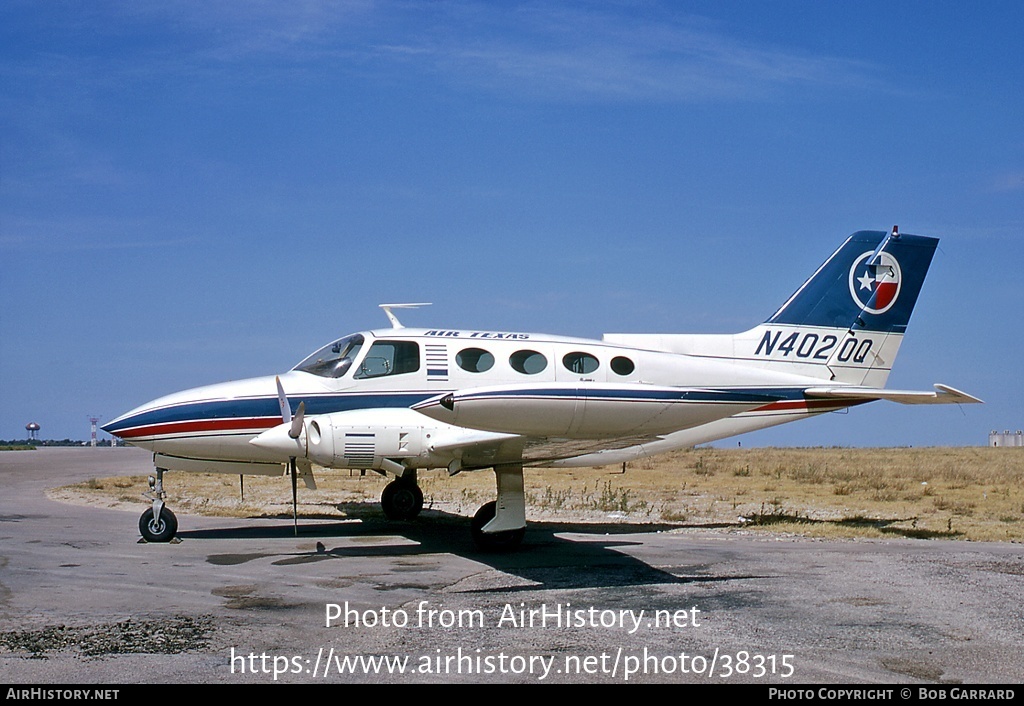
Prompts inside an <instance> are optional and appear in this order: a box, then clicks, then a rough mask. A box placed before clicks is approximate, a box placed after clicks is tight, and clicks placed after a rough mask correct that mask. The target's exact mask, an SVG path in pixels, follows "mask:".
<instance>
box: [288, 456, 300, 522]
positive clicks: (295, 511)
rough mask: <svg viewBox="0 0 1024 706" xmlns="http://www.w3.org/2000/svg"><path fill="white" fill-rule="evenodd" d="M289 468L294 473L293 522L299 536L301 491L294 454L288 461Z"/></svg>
mask: <svg viewBox="0 0 1024 706" xmlns="http://www.w3.org/2000/svg"><path fill="white" fill-rule="evenodd" d="M288 467H289V470H290V471H291V473H292V522H293V524H294V525H295V536H296V537H298V536H299V491H298V486H297V482H296V480H297V479H296V476H297V475H298V472H297V471H296V468H295V457H294V456H292V458H291V461H290V462H289V463H288Z"/></svg>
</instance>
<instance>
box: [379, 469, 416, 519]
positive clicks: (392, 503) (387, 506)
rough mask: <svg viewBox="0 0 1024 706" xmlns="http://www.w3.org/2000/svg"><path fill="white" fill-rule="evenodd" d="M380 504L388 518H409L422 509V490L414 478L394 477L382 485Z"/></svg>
mask: <svg viewBox="0 0 1024 706" xmlns="http://www.w3.org/2000/svg"><path fill="white" fill-rule="evenodd" d="M380 505H381V508H383V510H384V516H385V517H387V518H388V519H389V520H411V519H413V518H414V517H416V516H417V515H418V514H420V510H422V509H423V491H422V490H420V487H419V485H417V484H416V481H415V480H406V479H405V478H396V479H395V480H393V481H391V482H390V483H388V484H387V485H386V486H384V492H383V493H381V494H380Z"/></svg>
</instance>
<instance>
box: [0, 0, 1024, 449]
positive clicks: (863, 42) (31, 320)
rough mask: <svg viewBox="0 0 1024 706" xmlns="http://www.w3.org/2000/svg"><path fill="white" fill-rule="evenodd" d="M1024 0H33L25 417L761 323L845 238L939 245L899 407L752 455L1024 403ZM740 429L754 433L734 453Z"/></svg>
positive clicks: (955, 424) (20, 124)
mask: <svg viewBox="0 0 1024 706" xmlns="http://www.w3.org/2000/svg"><path fill="white" fill-rule="evenodd" d="M1022 35H1024V9H1022V7H1021V6H1020V5H1019V3H1011V2H986V3H977V4H972V5H966V4H964V3H960V2H948V3H946V2H928V3H923V2H908V3H891V2H885V3H882V2H862V3H812V2H771V3H763V2H694V3H687V4H681V3H657V2H652V3H623V4H616V3H607V2H601V3H569V4H560V3H551V2H542V3H475V2H452V3H447V2H439V3H402V2H396V3H390V2H383V3H378V2H336V3H317V2H305V3H303V2H295V3H277V2H265V3H260V2H253V3H243V2H222V3H198V2H168V1H162V2H133V3H105V2H61V3H37V2H17V1H14V2H5V3H4V4H3V5H2V6H0V79H2V86H3V90H2V91H0V120H2V123H0V125H2V129H0V305H2V310H0V438H21V437H24V435H25V431H24V425H25V424H26V423H27V422H29V421H37V422H39V423H40V424H41V425H42V436H44V437H46V438H51V437H52V438H63V437H72V438H86V437H87V436H88V420H87V416H88V415H91V414H95V415H99V416H101V417H103V418H104V419H105V420H109V419H112V418H113V417H114V416H117V415H118V414H120V413H121V412H124V411H126V410H127V409H129V408H131V407H134V406H136V405H138V404H140V403H142V402H145V401H147V400H149V399H152V398H154V397H157V396H160V395H162V394H166V393H169V392H172V391H175V390H179V389H183V388H188V387H194V386H197V385H201V384H206V383H211V382H217V381H220V380H225V379H233V378H241V377H249V376H253V375H261V374H269V373H274V372H280V371H283V370H286V369H288V368H290V367H291V366H292V365H294V364H295V363H296V362H297V361H299V360H300V359H302V358H303V357H304V356H305V355H306V354H308V353H309V352H311V351H312V350H314V349H315V348H317V347H318V346H320V345H322V344H323V343H324V342H326V341H328V340H329V339H331V338H333V337H336V336H338V335H341V334H344V333H348V332H351V331H356V330H360V329H365V328H378V327H381V326H382V325H384V324H385V319H384V317H383V315H382V313H381V312H380V310H379V309H377V304H379V303H381V302H390V301H431V302H434V306H432V307H430V308H428V309H425V310H421V311H418V312H410V313H407V314H406V315H405V322H406V323H407V324H408V325H413V326H431V327H433V326H439V327H450V328H456V327H463V328H478V329H506V330H525V331H540V332H549V333H559V334H566V335H577V336H588V337H599V336H600V334H602V333H604V332H606V331H607V332H616V331H629V332H732V331H740V330H744V329H746V328H749V327H751V326H753V325H755V324H757V323H759V322H760V321H763V320H764V319H765V318H767V317H768V316H769V315H770V314H771V313H772V312H773V311H774V310H775V309H776V308H777V307H778V305H779V304H781V303H782V302H783V301H784V300H785V299H786V297H788V296H789V294H791V293H792V292H793V290H795V289H796V287H797V286H799V284H800V283H801V282H802V281H803V280H804V279H805V278H806V277H807V276H808V275H810V273H811V272H813V271H814V269H815V268H816V267H817V266H818V265H819V264H820V263H821V262H822V261H823V260H824V259H825V258H826V257H827V256H828V255H829V254H830V253H831V252H832V251H833V250H834V249H835V247H836V246H838V244H839V243H840V242H841V241H842V240H843V239H844V238H845V237H846V236H847V235H848V234H850V233H852V232H853V231H856V230H861V229H873V230H881V229H885V228H888V227H890V226H891V225H892V224H894V223H898V224H899V225H900V229H901V231H903V232H908V233H918V234H922V235H932V236H936V237H939V238H941V242H940V246H939V247H940V251H939V252H938V254H937V256H936V260H935V262H934V263H933V266H932V270H931V272H930V273H929V277H928V279H927V280H926V282H925V287H924V291H923V293H922V295H921V298H920V300H919V302H918V307H917V310H916V311H915V314H914V318H913V320H912V321H911V325H910V329H909V332H908V336H907V338H906V341H905V343H904V346H903V349H902V352H901V355H900V358H899V360H898V361H897V363H896V367H895V370H894V372H893V375H892V376H891V378H890V381H889V386H890V387H900V388H915V389H930V385H931V384H932V383H933V382H944V383H947V384H950V385H953V386H954V387H958V388H961V389H964V390H966V391H968V392H970V393H972V394H975V395H977V396H979V397H982V398H983V399H985V400H986V402H987V404H986V405H985V406H982V407H978V406H974V407H965V408H963V409H960V408H957V407H937V408H920V407H905V406H898V405H891V404H885V403H875V404H872V405H870V406H868V407H863V408H859V409H856V410H853V411H851V412H850V413H849V414H845V415H837V414H832V415H825V416H823V417H820V418H818V419H815V420H810V421H806V422H802V423H800V424H794V425H788V426H784V427H781V428H779V429H777V430H770V431H766V432H761V433H758V434H755V435H751V436H749V437H747V438H746V439H743V441H744V445H748V444H749V445H765V444H786V445H857V446H869V445H940V444H957V445H961V444H966V445H970V444H983V443H985V440H986V438H987V433H988V431H989V430H990V429H1000V430H1002V429H1004V428H1011V429H1017V428H1020V427H1024V409H1022V405H1021V402H1020V400H1021V397H1022V393H1024V389H1022V387H1024V385H1022V375H1021V367H1022V366H1021V360H1020V351H1021V350H1022V348H1024V345H1022V344H1024V340H1022V334H1021V326H1020V310H1021V304H1022V301H1024V286H1022V282H1024V276H1022V274H1021V273H1022V270H1024V257H1022V253H1024V237H1022V232H1024V99H1022V96H1024V49H1022V45H1021V42H1020V37H1021V36H1022ZM723 443H725V444H730V443H734V442H723Z"/></svg>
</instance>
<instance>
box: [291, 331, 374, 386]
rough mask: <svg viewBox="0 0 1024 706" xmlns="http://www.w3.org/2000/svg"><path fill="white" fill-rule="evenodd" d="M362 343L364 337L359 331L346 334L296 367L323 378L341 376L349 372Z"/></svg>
mask: <svg viewBox="0 0 1024 706" xmlns="http://www.w3.org/2000/svg"><path fill="white" fill-rule="evenodd" d="M362 345H363V337H362V336H360V335H359V334H358V333H357V334H355V335H353V336H346V337H345V338H341V339H338V340H337V341H335V342H334V343H330V344H328V345H326V346H324V347H323V348H321V349H320V350H318V351H317V352H316V353H314V354H313V355H311V356H309V357H308V358H306V359H305V360H304V361H302V362H301V363H299V364H298V365H296V366H295V369H296V370H301V371H303V372H305V373H312V374H313V375H319V376H320V377H322V378H340V377H341V376H342V375H344V374H345V373H347V372H348V369H349V368H350V367H351V366H352V361H353V360H355V359H356V356H357V355H359V349H360V348H361V347H362Z"/></svg>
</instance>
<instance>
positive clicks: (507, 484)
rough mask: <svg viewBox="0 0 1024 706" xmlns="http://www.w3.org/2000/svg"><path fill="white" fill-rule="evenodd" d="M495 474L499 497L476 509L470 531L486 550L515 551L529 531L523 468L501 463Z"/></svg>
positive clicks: (478, 543) (475, 540) (479, 545)
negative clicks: (527, 530)
mask: <svg viewBox="0 0 1024 706" xmlns="http://www.w3.org/2000/svg"><path fill="white" fill-rule="evenodd" d="M494 476H495V481H496V482H497V485H498V499H497V500H496V501H493V502H489V503H487V504H486V505H484V506H483V507H481V508H480V509H479V510H477V513H476V515H474V516H473V521H472V523H470V531H471V532H472V534H473V541H474V542H476V546H477V547H479V548H480V549H482V550H483V551H490V552H504V551H512V550H513V549H516V548H517V547H518V546H519V545H520V544H521V543H522V541H523V536H524V535H525V534H526V495H525V493H524V491H523V467H522V466H520V465H514V466H498V467H497V468H495V469H494Z"/></svg>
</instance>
